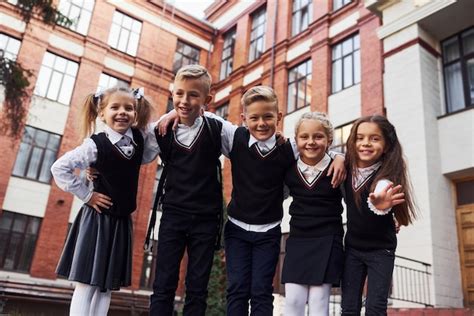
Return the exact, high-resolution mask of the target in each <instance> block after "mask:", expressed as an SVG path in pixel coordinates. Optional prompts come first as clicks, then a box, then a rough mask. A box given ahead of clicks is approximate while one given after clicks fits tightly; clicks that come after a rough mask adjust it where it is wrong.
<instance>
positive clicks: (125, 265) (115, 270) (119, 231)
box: [51, 87, 158, 316]
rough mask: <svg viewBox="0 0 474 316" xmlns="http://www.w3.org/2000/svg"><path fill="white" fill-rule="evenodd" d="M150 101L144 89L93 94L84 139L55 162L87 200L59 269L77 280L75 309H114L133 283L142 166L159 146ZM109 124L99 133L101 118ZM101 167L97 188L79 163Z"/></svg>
mask: <svg viewBox="0 0 474 316" xmlns="http://www.w3.org/2000/svg"><path fill="white" fill-rule="evenodd" d="M150 114H151V105H150V103H149V102H148V101H147V100H146V99H145V97H144V95H143V88H140V89H136V90H133V89H129V88H123V87H114V88H110V89H108V90H105V91H104V92H101V93H96V94H90V95H88V96H87V98H86V100H85V102H84V105H83V113H82V129H83V136H84V137H87V138H85V140H84V142H83V143H82V144H81V145H79V146H78V147H77V148H75V149H73V150H71V151H69V152H67V153H66V154H64V155H63V156H62V157H61V158H59V159H58V160H57V161H56V162H55V163H54V164H53V166H52V167H51V172H52V174H53V177H54V180H55V182H56V184H57V185H58V186H59V187H60V188H61V189H62V190H64V191H67V192H71V193H73V194H74V195H76V196H77V197H78V198H79V199H81V200H82V201H84V205H83V206H82V208H81V209H80V211H79V213H78V215H77V217H76V219H75V221H74V223H73V225H72V227H71V230H70V232H69V235H68V237H67V240H66V244H65V246H64V249H63V253H62V255H61V258H60V261H59V264H58V267H57V271H56V272H57V274H58V275H61V276H64V277H66V278H68V279H69V280H71V281H76V282H77V283H76V287H75V290H74V294H73V296H72V301H71V307H70V315H94V316H95V315H107V311H108V309H109V305H110V298H111V291H112V290H119V289H120V287H122V286H129V285H130V284H131V265H132V220H131V216H130V214H131V213H132V212H133V211H135V208H136V195H137V187H138V175H139V171H140V165H141V164H143V163H149V162H151V161H153V160H154V159H155V158H156V156H157V154H158V149H157V146H156V141H155V139H154V134H153V128H152V127H151V125H150V126H147V123H148V120H149V118H150ZM97 118H99V119H100V120H102V121H103V122H104V123H105V127H104V131H103V132H101V133H98V134H93V135H92V136H90V135H91V134H92V133H93V132H94V131H95V121H96V119H97ZM89 167H92V168H94V169H95V170H97V171H98V175H96V178H95V180H94V182H93V188H91V187H89V186H88V185H87V184H86V183H84V182H83V181H82V180H81V179H80V178H79V177H78V176H77V175H76V174H75V173H74V171H75V169H81V170H84V169H86V168H89Z"/></svg>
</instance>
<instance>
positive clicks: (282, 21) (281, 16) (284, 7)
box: [267, 0, 293, 43]
mask: <svg viewBox="0 0 474 316" xmlns="http://www.w3.org/2000/svg"><path fill="white" fill-rule="evenodd" d="M273 2H276V1H269V3H273ZM268 8H269V7H267V10H268ZM292 8H293V2H292V1H288V0H278V16H277V19H278V20H277V34H276V38H277V40H276V42H277V43H279V42H281V41H283V40H286V39H287V38H288V36H289V35H291V23H288V22H287V21H291V14H292ZM271 10H273V9H271ZM272 14H273V13H272ZM267 20H268V19H267ZM272 32H273V31H272ZM272 36H273V33H272Z"/></svg>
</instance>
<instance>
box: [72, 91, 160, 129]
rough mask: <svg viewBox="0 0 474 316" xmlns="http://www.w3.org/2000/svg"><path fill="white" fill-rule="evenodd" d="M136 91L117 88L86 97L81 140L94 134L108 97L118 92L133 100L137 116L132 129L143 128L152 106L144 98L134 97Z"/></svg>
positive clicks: (83, 107)
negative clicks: (97, 120)
mask: <svg viewBox="0 0 474 316" xmlns="http://www.w3.org/2000/svg"><path fill="white" fill-rule="evenodd" d="M137 91H138V90H135V89H131V88H127V87H123V86H120V87H119V86H117V87H112V88H109V89H107V90H105V91H104V92H102V93H100V94H98V95H96V94H94V93H91V94H89V95H87V97H86V99H85V100H84V103H83V105H82V119H81V136H82V137H83V138H84V137H88V136H90V135H91V134H92V133H94V132H95V129H96V124H95V121H96V119H97V116H98V115H99V113H100V112H101V111H102V110H103V109H105V107H106V106H107V104H108V100H109V98H110V96H111V95H112V94H114V93H119V92H120V93H127V94H130V97H131V98H132V99H133V100H135V111H136V112H137V116H136V118H135V123H134V124H133V127H136V128H138V129H143V128H145V127H146V125H147V124H148V121H149V120H150V117H151V110H152V106H151V103H150V102H148V100H147V99H145V97H144V96H139V97H136V93H137Z"/></svg>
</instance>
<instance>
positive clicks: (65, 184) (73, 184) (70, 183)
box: [51, 125, 159, 203]
mask: <svg viewBox="0 0 474 316" xmlns="http://www.w3.org/2000/svg"><path fill="white" fill-rule="evenodd" d="M152 131H153V127H152V126H151V125H149V126H147V129H146V130H145V131H141V132H142V135H143V138H144V149H143V157H142V164H146V163H149V162H151V161H153V160H155V158H156V156H157V155H158V153H159V150H158V149H159V148H158V145H157V143H156V138H155V136H154V134H153V133H152ZM104 133H105V134H106V136H107V138H108V139H109V140H110V142H111V143H112V144H114V145H116V146H119V147H120V149H121V150H122V151H123V152H124V153H125V154H126V155H128V154H127V151H128V149H129V148H130V147H132V148H133V146H132V145H131V142H134V140H133V133H132V130H131V129H128V130H127V131H126V132H125V134H123V135H122V134H120V133H117V132H116V131H114V130H113V129H111V128H110V127H108V126H105V127H104ZM134 143H135V142H134ZM132 154H133V153H131V154H130V156H131V155H132ZM96 161H97V146H96V144H95V142H94V141H93V140H92V139H91V138H86V139H84V141H83V143H82V144H81V145H79V146H78V147H76V148H74V149H73V150H71V151H68V152H67V153H65V154H64V155H63V156H62V157H60V158H59V159H58V160H56V162H54V164H53V165H52V166H51V173H52V174H53V177H54V181H55V182H56V184H57V185H58V187H59V188H61V189H62V190H64V191H66V192H71V193H72V194H74V195H75V196H77V197H78V198H79V199H80V200H82V201H83V202H84V203H87V202H88V201H89V200H90V198H91V196H92V188H91V187H89V186H88V185H87V183H86V181H85V179H82V178H81V177H79V176H78V175H76V174H75V173H74V171H75V169H81V170H85V169H86V168H88V167H89V166H90V165H91V164H93V163H95V162H96Z"/></svg>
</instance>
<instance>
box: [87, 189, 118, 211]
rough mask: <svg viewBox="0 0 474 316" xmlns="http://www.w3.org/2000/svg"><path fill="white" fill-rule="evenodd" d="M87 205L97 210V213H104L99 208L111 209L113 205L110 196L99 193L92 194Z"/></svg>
mask: <svg viewBox="0 0 474 316" xmlns="http://www.w3.org/2000/svg"><path fill="white" fill-rule="evenodd" d="M86 204H87V205H89V206H90V207H92V208H93V209H95V210H96V211H97V213H102V211H101V210H100V208H99V206H100V207H103V208H105V209H109V208H110V207H111V206H112V205H113V203H112V199H111V198H110V197H109V196H107V195H105V194H102V193H98V192H92V196H91V199H90V200H89V202H87V203H86Z"/></svg>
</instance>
